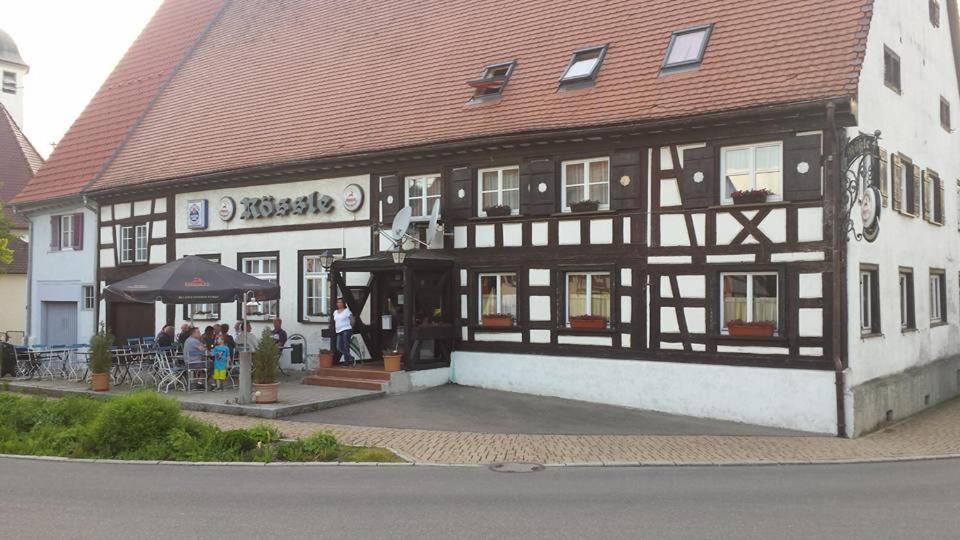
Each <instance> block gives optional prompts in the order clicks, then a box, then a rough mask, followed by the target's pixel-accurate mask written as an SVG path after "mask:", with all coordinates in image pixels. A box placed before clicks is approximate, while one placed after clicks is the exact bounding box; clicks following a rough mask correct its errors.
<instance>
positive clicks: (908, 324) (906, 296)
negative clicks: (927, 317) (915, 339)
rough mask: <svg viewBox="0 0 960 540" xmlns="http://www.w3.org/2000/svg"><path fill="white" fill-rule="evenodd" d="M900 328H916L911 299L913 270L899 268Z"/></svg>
mask: <svg viewBox="0 0 960 540" xmlns="http://www.w3.org/2000/svg"><path fill="white" fill-rule="evenodd" d="M900 328H901V329H902V330H911V329H913V328H916V318H915V317H914V301H913V271H911V270H909V269H900Z"/></svg>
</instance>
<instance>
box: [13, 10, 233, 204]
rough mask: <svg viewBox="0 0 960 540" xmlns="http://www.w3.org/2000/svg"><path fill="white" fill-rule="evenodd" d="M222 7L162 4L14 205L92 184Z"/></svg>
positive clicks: (53, 196)
mask: <svg viewBox="0 0 960 540" xmlns="http://www.w3.org/2000/svg"><path fill="white" fill-rule="evenodd" d="M222 3H223V0H166V1H165V2H164V3H163V5H162V6H160V9H158V10H157V13H156V14H154V16H153V18H152V19H151V20H150V22H149V23H148V24H147V26H146V28H144V30H143V32H141V34H140V36H139V37H138V38H137V40H136V41H135V42H134V43H133V45H131V47H130V49H129V50H127V53H126V54H125V55H124V56H123V58H122V59H121V60H120V62H119V63H118V64H117V66H116V67H115V68H114V70H113V72H112V73H111V74H110V76H109V77H107V80H106V81H105V82H104V83H103V86H101V87H100V90H99V91H98V92H97V93H96V95H94V97H93V99H92V100H90V103H88V104H87V107H86V108H85V109H84V110H83V112H82V113H80V116H79V117H78V118H77V119H76V121H75V122H74V123H73V125H72V126H71V127H70V129H69V130H68V131H67V133H66V134H65V135H64V136H63V139H61V141H60V143H59V144H57V147H56V149H55V150H54V151H53V154H52V155H51V156H50V159H49V160H47V163H46V164H45V165H44V166H43V167H41V169H40V172H39V173H38V174H37V175H36V176H35V177H34V179H33V181H32V182H30V183H29V184H28V185H27V187H26V188H25V189H24V190H23V191H22V192H20V194H19V195H17V197H16V198H15V199H14V203H16V204H23V203H29V202H35V201H41V200H45V199H54V198H59V197H64V196H69V195H75V194H78V193H80V191H81V189H82V188H83V187H84V186H86V185H87V184H88V183H90V182H91V181H92V180H94V178H95V177H96V175H97V174H98V173H99V172H100V171H101V169H102V168H103V167H104V165H105V164H107V163H108V160H109V159H110V157H111V155H112V154H113V153H114V152H115V150H116V149H117V148H118V147H119V146H120V143H121V142H122V140H123V139H124V136H125V135H126V134H127V132H128V131H129V130H130V128H131V126H133V125H134V123H135V122H136V121H137V119H138V117H140V116H141V114H142V113H143V112H144V110H145V109H146V108H147V107H148V105H149V104H150V103H151V101H152V100H153V99H155V97H156V96H157V93H158V90H159V89H160V88H161V87H162V85H163V84H164V83H165V82H166V81H168V79H169V76H170V74H171V72H172V71H173V70H174V69H175V67H176V66H177V65H178V62H180V60H181V59H182V58H184V54H185V52H186V51H187V50H189V49H190V47H191V46H192V45H193V44H194V42H195V41H196V40H197V37H198V36H199V35H200V34H201V32H202V31H203V30H204V29H205V27H206V26H207V25H208V23H209V22H210V21H211V19H212V17H213V16H214V14H215V13H216V12H217V10H218V8H220V7H221V6H222Z"/></svg>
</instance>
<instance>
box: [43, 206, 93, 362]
mask: <svg viewBox="0 0 960 540" xmlns="http://www.w3.org/2000/svg"><path fill="white" fill-rule="evenodd" d="M80 212H82V213H83V216H84V217H83V219H84V227H83V249H82V250H63V251H53V250H51V249H50V235H51V230H50V217H51V216H55V215H64V214H74V213H80ZM27 217H28V218H29V220H30V227H31V232H30V234H31V239H32V240H31V242H30V272H31V274H30V289H31V292H30V305H29V312H28V317H29V319H30V330H29V332H30V335H29V342H30V343H41V342H42V339H43V309H42V303H43V302H76V304H77V343H86V342H87V340H89V339H90V336H92V335H93V334H94V332H95V331H96V328H95V326H96V311H94V310H84V309H83V290H82V287H83V286H84V285H95V284H96V282H95V279H96V263H97V214H96V213H95V212H93V211H91V210H90V209H88V208H85V207H83V206H82V205H80V204H79V203H78V204H75V205H72V206H62V207H58V208H54V209H48V210H44V211H42V212H36V213H28V214H27Z"/></svg>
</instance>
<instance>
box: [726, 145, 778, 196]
mask: <svg viewBox="0 0 960 540" xmlns="http://www.w3.org/2000/svg"><path fill="white" fill-rule="evenodd" d="M720 170H722V171H723V192H722V200H721V202H722V203H723V204H731V203H733V194H734V192H737V191H755V190H760V189H765V190H767V191H768V192H769V195H767V200H768V201H780V200H783V144H782V143H780V142H771V143H762V144H753V145H744V146H728V147H725V148H723V149H722V150H721V151H720Z"/></svg>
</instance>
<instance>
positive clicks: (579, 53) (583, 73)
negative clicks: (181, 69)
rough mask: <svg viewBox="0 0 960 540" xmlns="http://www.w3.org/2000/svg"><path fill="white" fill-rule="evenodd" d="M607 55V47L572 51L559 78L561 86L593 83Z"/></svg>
mask: <svg viewBox="0 0 960 540" xmlns="http://www.w3.org/2000/svg"><path fill="white" fill-rule="evenodd" d="M606 54H607V46H606V45H602V46H600V47H587V48H585V49H580V50H576V51H573V57H572V58H570V63H569V64H567V69H566V70H565V71H564V72H563V77H561V78H560V83H561V84H570V83H579V82H587V81H593V80H595V79H596V78H597V73H598V72H599V71H600V64H602V63H603V57H604V56H605V55H606Z"/></svg>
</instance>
